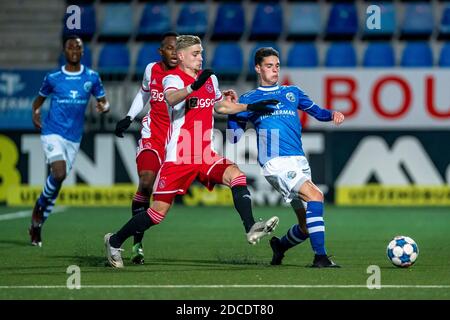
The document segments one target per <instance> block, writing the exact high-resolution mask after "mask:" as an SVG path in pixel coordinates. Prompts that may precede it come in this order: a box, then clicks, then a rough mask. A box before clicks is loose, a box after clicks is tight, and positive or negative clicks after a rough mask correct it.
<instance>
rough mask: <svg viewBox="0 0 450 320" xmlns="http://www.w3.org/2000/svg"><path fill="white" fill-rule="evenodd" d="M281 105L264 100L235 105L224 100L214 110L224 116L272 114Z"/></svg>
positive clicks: (275, 101)
mask: <svg viewBox="0 0 450 320" xmlns="http://www.w3.org/2000/svg"><path fill="white" fill-rule="evenodd" d="M278 103H279V101H278V100H262V101H258V102H255V103H250V104H243V103H233V102H231V101H228V100H222V101H220V102H217V103H216V104H215V105H214V110H216V112H218V113H222V114H235V113H239V112H241V111H253V112H262V113H266V112H272V111H274V110H276V109H275V106H276V105H277V104H278Z"/></svg>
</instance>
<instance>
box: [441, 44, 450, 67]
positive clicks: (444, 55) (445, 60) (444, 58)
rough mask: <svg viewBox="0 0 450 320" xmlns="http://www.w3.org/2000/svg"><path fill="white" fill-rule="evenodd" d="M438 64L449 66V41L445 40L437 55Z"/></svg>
mask: <svg viewBox="0 0 450 320" xmlns="http://www.w3.org/2000/svg"><path fill="white" fill-rule="evenodd" d="M439 66H440V67H450V42H446V43H445V44H444V45H443V46H442V49H441V54H440V55H439Z"/></svg>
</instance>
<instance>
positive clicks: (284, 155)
mask: <svg viewBox="0 0 450 320" xmlns="http://www.w3.org/2000/svg"><path fill="white" fill-rule="evenodd" d="M300 58H301V57H300ZM255 70H256V72H257V74H258V77H259V80H260V84H261V86H260V87H259V88H257V89H255V90H252V91H250V92H247V93H246V94H244V95H242V96H241V97H240V99H239V102H240V103H254V102H257V101H259V100H267V99H274V100H278V101H280V103H278V104H277V105H276V108H275V110H274V111H273V112H271V113H268V114H261V113H259V114H257V113H254V112H248V111H245V112H241V113H238V114H236V115H230V116H229V117H228V128H229V129H233V130H234V131H235V132H234V135H232V139H233V142H237V140H238V139H239V137H240V135H241V134H242V133H243V131H242V130H245V126H246V123H247V121H250V122H251V123H253V125H254V126H255V129H256V131H257V139H258V140H257V141H258V162H259V164H260V165H261V167H262V169H263V173H264V176H265V178H266V180H267V181H268V182H269V183H270V184H271V185H272V186H273V187H274V188H275V189H276V190H277V191H278V192H280V193H281V194H282V196H283V198H284V200H285V201H286V202H290V203H291V205H292V208H293V209H294V211H295V213H296V215H297V219H298V224H295V225H293V226H292V227H291V228H290V229H289V230H288V232H287V233H286V235H284V236H283V237H282V238H281V239H279V238H277V237H273V238H272V239H271V240H270V246H271V247H272V251H273V257H272V261H271V264H272V265H279V264H281V261H282V259H283V257H284V254H285V252H286V251H287V250H288V249H290V248H292V247H294V246H296V245H298V244H300V243H302V242H303V241H305V240H306V239H307V238H308V237H309V238H310V242H311V247H312V249H313V251H314V253H315V256H314V261H313V263H312V265H311V266H312V267H316V268H323V267H338V265H336V264H335V263H334V262H333V261H332V260H330V258H329V256H328V255H327V252H326V249H325V224H324V220H323V201H324V198H323V194H322V192H321V191H320V190H319V188H318V187H317V186H316V185H315V184H314V183H313V182H312V181H311V169H310V167H309V164H308V161H307V159H306V158H305V153H304V152H303V148H302V141H301V129H302V128H301V123H300V118H299V116H298V112H297V110H302V111H305V112H307V113H308V114H310V115H311V116H313V117H314V118H316V119H317V120H319V121H333V122H334V123H335V124H336V125H339V124H341V123H342V122H343V121H344V115H343V114H342V113H340V112H338V111H329V110H326V109H322V108H320V107H319V106H317V105H316V104H315V103H314V102H313V101H311V100H310V99H309V97H308V96H307V95H306V94H305V93H304V92H303V91H302V90H300V89H299V88H298V87H297V86H280V85H278V78H279V72H280V60H279V54H278V52H277V51H276V50H274V49H273V48H261V49H259V50H258V51H257V52H256V53H255ZM302 201H303V202H302ZM305 205H306V211H305Z"/></svg>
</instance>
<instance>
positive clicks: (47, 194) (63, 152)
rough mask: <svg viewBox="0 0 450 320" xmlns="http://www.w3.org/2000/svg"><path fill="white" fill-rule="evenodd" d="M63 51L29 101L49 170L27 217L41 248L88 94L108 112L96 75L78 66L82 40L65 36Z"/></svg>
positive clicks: (75, 148) (75, 144)
mask: <svg viewBox="0 0 450 320" xmlns="http://www.w3.org/2000/svg"><path fill="white" fill-rule="evenodd" d="M63 49H64V55H65V58H66V64H65V65H64V66H62V67H61V69H60V70H58V71H55V72H50V73H48V74H47V75H46V77H45V79H44V82H43V84H42V87H41V89H40V90H39V95H38V96H37V97H36V99H35V100H34V101H33V123H34V125H35V127H36V128H38V129H40V130H41V142H42V146H43V148H44V153H45V157H46V159H47V162H48V163H49V164H50V169H51V172H50V174H49V176H48V178H47V180H46V182H45V186H44V190H43V191H42V193H41V195H40V196H39V198H38V199H37V201H36V205H35V206H34V209H33V214H32V217H31V227H30V229H29V234H30V236H31V244H32V245H35V246H42V239H41V228H42V224H43V223H44V222H45V220H46V219H47V217H48V215H49V214H50V212H51V211H52V209H53V206H54V205H55V201H56V198H57V197H58V193H59V190H60V189H61V185H62V183H63V181H64V179H65V178H66V176H67V175H68V174H69V172H70V170H71V168H72V167H73V164H74V161H75V157H76V155H77V153H78V149H79V148H80V142H81V137H82V135H83V129H84V114H85V111H86V107H87V105H88V102H89V98H90V96H91V94H92V95H94V96H95V98H96V99H97V106H96V109H97V112H99V113H104V112H108V111H109V103H108V101H107V100H106V96H105V90H104V89H103V85H102V82H101V79H100V76H99V75H98V73H97V72H95V71H93V70H91V69H89V68H87V67H86V66H84V65H82V64H81V63H80V61H81V56H82V55H83V42H82V40H81V39H80V38H79V37H78V36H75V35H73V36H69V37H67V38H66V39H65V40H64V43H63ZM50 95H52V98H51V103H50V110H49V112H48V114H47V116H46V118H45V119H44V121H43V123H42V124H41V116H40V113H41V107H42V105H43V103H44V101H45V99H46V98H47V97H48V96H50Z"/></svg>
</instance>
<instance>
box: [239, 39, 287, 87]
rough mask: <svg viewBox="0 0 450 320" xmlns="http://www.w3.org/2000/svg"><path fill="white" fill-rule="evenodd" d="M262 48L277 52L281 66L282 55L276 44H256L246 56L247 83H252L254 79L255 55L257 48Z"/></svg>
mask: <svg viewBox="0 0 450 320" xmlns="http://www.w3.org/2000/svg"><path fill="white" fill-rule="evenodd" d="M263 47H272V48H274V49H275V50H277V51H278V53H279V55H280V61H281V64H283V59H282V57H283V54H282V52H281V48H280V47H279V46H278V45H277V43H276V42H258V43H257V44H256V45H255V46H254V47H253V48H252V49H251V51H250V54H249V55H248V72H247V77H246V80H247V81H253V80H255V79H256V71H255V53H256V51H257V50H258V49H259V48H263Z"/></svg>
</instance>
